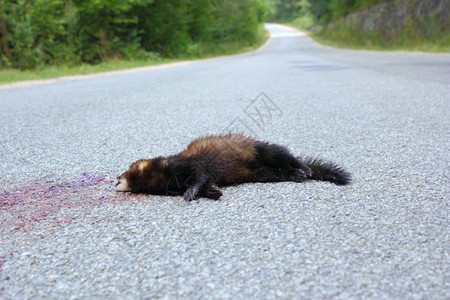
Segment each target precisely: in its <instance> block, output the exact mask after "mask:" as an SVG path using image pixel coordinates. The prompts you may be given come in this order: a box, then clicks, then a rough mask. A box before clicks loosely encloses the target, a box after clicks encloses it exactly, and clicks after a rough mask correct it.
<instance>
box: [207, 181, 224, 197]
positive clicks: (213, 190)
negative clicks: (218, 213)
mask: <svg viewBox="0 0 450 300" xmlns="http://www.w3.org/2000/svg"><path fill="white" fill-rule="evenodd" d="M222 194H223V193H222V191H221V190H220V189H219V187H218V186H217V185H215V184H213V185H211V186H209V188H208V191H207V192H206V196H207V197H208V198H211V199H214V200H219V198H220V196H222Z"/></svg>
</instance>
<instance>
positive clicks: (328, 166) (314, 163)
mask: <svg viewBox="0 0 450 300" xmlns="http://www.w3.org/2000/svg"><path fill="white" fill-rule="evenodd" d="M303 162H304V163H305V164H306V165H307V166H308V167H309V168H310V169H311V171H312V175H311V179H313V180H321V181H329V182H332V183H335V184H338V185H345V184H348V183H350V181H351V175H350V173H348V172H347V171H345V170H344V169H343V168H341V167H338V166H337V165H335V164H334V163H330V162H325V161H323V160H321V159H317V158H316V159H315V158H307V159H304V160H303Z"/></svg>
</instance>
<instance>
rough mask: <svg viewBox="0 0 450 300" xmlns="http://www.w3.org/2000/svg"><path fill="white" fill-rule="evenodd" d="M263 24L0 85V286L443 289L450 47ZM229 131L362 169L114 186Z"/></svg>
mask: <svg viewBox="0 0 450 300" xmlns="http://www.w3.org/2000/svg"><path fill="white" fill-rule="evenodd" d="M268 29H269V30H270V31H271V32H272V35H273V36H272V39H271V40H270V41H269V43H268V44H267V45H265V46H264V47H263V48H262V49H260V50H259V51H257V52H254V53H250V54H245V55H238V56H231V57H224V58H218V59H209V60H203V61H194V62H188V63H185V64H177V65H168V66H164V67H158V68H151V69H144V70H136V71H133V72H119V73H114V74H109V75H103V76H93V77H87V78H78V79H70V80H69V79H62V80H56V81H50V82H41V83H32V84H21V85H19V86H18V85H12V86H2V87H0V126H1V127H0V128H1V135H0V157H1V160H0V166H1V169H0V176H1V182H0V188H1V190H0V191H1V192H0V201H1V202H0V298H2V299H41V298H53V299H93V298H98V299H100V298H102V299H139V298H142V299H153V298H167V299H169V298H170V299H172V298H183V299H184V298H191V299H213V298H221V299H249V298H257V299H275V298H276V299H282V298H285V299H292V298H297V299H308V298H317V299H320V298H337V299H359V298H371V299H449V298H450V263H449V256H450V241H449V232H450V227H449V225H450V222H449V194H450V193H449V186H450V184H449V183H450V182H449V167H450V151H449V149H450V147H449V146H450V137H449V133H450V122H449V121H450V117H449V116H450V55H445V54H442V55H437V54H420V53H379V52H368V51H347V50H336V49H331V48H327V47H323V46H320V45H317V44H316V43H314V42H312V41H311V40H310V39H308V38H307V37H305V36H303V35H301V34H299V33H297V32H295V31H293V30H289V29H286V28H284V27H281V26H277V25H268ZM228 131H242V132H245V133H247V134H250V135H252V136H254V137H256V138H258V139H262V140H267V141H271V142H276V143H281V144H284V145H286V146H288V147H289V148H290V149H291V151H292V152H294V153H296V154H298V155H309V156H317V157H321V158H324V159H327V160H330V161H333V162H335V163H338V164H339V165H342V166H344V167H345V168H346V169H347V170H348V171H350V172H351V173H352V176H353V178H354V180H353V182H352V184H351V185H349V186H336V185H332V184H329V183H324V182H305V183H301V184H298V183H268V184H261V183H253V184H245V185H239V186H233V187H227V188H224V189H223V192H224V195H223V196H222V198H221V200H220V201H212V200H209V199H199V201H194V202H191V203H186V202H184V201H183V199H182V197H162V196H141V195H139V196H137V195H129V194H119V193H116V192H115V191H114V188H113V186H112V184H111V180H112V179H113V178H114V177H115V176H117V175H119V174H120V173H121V172H123V171H124V170H125V169H126V168H127V167H128V165H129V164H130V163H131V162H132V161H134V160H136V159H138V158H150V157H154V156H158V155H169V154H173V153H177V152H179V151H180V150H182V149H183V148H184V147H185V146H186V145H187V144H188V143H189V141H191V140H192V139H194V138H196V137H198V136H202V135H206V134H218V133H224V132H228Z"/></svg>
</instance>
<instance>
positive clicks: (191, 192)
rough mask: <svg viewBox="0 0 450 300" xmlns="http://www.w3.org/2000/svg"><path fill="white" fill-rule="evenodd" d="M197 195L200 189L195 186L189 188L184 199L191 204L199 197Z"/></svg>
mask: <svg viewBox="0 0 450 300" xmlns="http://www.w3.org/2000/svg"><path fill="white" fill-rule="evenodd" d="M197 194H198V188H197V187H195V186H192V187H190V188H188V189H187V190H186V192H184V195H183V197H184V200H186V201H188V202H189V201H192V200H194V199H195V197H197Z"/></svg>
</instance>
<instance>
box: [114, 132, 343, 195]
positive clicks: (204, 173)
mask: <svg viewBox="0 0 450 300" xmlns="http://www.w3.org/2000/svg"><path fill="white" fill-rule="evenodd" d="M306 179H313V180H323V181H329V182H332V183H335V184H338V185H344V184H347V183H349V182H350V174H349V173H347V172H346V171H344V170H343V169H342V168H340V167H338V166H336V165H334V164H333V163H326V162H323V161H321V160H318V159H310V158H308V159H304V160H301V159H299V158H296V157H294V156H293V155H292V154H291V153H290V152H289V150H288V149H287V148H285V147H283V146H280V145H277V144H271V143H267V142H260V141H256V140H254V139H252V138H250V137H246V136H244V135H242V134H228V135H223V136H207V137H203V138H199V139H196V140H194V141H193V142H191V143H190V144H189V146H188V147H187V149H186V150H184V151H182V152H181V153H179V154H177V155H172V156H168V157H162V156H160V157H156V158H153V159H140V160H138V161H136V162H135V163H133V164H132V165H131V166H130V168H129V169H128V170H127V171H125V173H123V174H122V175H120V176H119V177H117V179H116V181H115V185H116V190H117V191H119V192H133V193H148V194H156V195H184V199H185V200H186V201H191V200H193V199H195V198H196V197H207V198H211V199H219V198H220V196H222V191H221V190H220V189H219V186H227V185H233V184H238V183H244V182H280V181H295V182H302V181H304V180H306Z"/></svg>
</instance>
